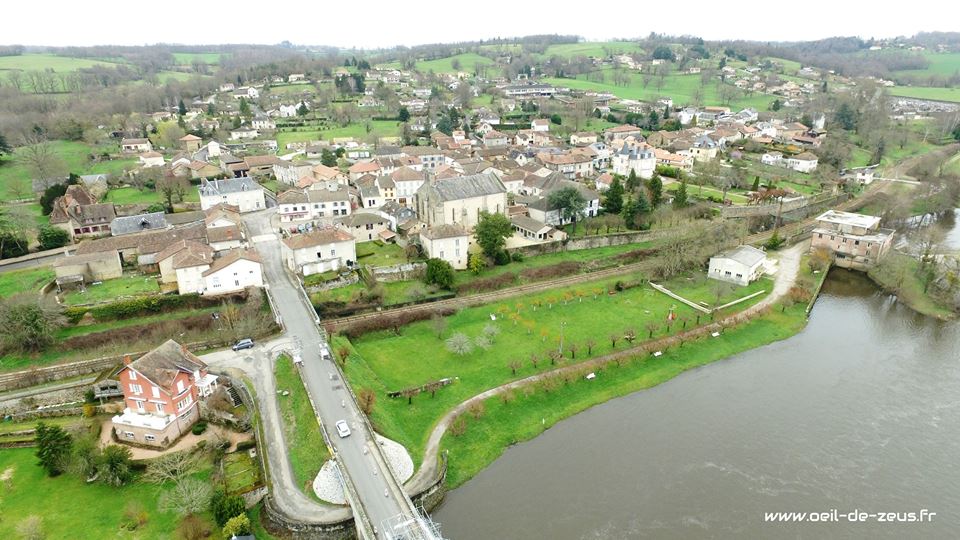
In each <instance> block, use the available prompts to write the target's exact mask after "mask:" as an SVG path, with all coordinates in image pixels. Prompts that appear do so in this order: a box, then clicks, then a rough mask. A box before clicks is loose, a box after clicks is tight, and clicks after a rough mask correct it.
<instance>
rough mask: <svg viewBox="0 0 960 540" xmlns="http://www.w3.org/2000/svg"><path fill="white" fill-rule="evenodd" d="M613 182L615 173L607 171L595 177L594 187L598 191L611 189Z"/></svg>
mask: <svg viewBox="0 0 960 540" xmlns="http://www.w3.org/2000/svg"><path fill="white" fill-rule="evenodd" d="M612 183H613V175H612V174H610V173H608V172H605V173H603V174H601V175H599V176H597V177H596V178H594V179H593V184H594V188H593V189H595V190H597V191H606V190H608V189H610V184H612Z"/></svg>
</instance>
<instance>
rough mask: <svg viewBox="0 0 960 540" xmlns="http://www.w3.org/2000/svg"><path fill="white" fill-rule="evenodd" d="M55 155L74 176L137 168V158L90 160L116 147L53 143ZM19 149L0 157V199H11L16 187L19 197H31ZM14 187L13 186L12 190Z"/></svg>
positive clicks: (28, 178) (114, 173) (112, 150)
mask: <svg viewBox="0 0 960 540" xmlns="http://www.w3.org/2000/svg"><path fill="white" fill-rule="evenodd" d="M50 145H51V146H52V147H53V150H54V152H55V153H56V155H57V156H58V157H59V158H60V159H61V160H62V161H63V163H64V165H65V166H66V170H67V171H69V172H73V173H76V174H80V175H83V174H94V173H106V174H112V175H118V174H121V173H122V172H123V170H124V169H126V168H132V167H134V166H135V165H136V163H137V160H136V159H117V160H112V161H98V162H93V161H90V159H89V156H90V154H91V153H100V152H102V151H109V152H116V151H117V150H118V148H117V147H115V146H110V147H104V148H91V147H90V146H89V145H87V144H84V143H82V142H75V141H52V142H51V143H50ZM20 152H21V150H19V149H18V150H16V151H14V155H12V156H6V155H5V156H0V200H4V199H12V198H14V197H15V195H17V193H16V191H17V187H19V189H20V190H21V192H22V193H19V195H20V196H31V195H32V193H31V191H30V178H31V174H30V171H29V169H28V168H27V167H26V166H24V165H23V164H21V163H19V162H18V161H17V159H16V157H17V155H19V154H20ZM15 186H16V187H15Z"/></svg>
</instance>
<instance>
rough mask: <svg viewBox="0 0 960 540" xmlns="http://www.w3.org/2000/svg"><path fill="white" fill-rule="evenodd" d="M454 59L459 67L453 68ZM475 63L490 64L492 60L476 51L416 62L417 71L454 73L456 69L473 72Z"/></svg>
mask: <svg viewBox="0 0 960 540" xmlns="http://www.w3.org/2000/svg"><path fill="white" fill-rule="evenodd" d="M454 60H457V61H459V62H460V69H454V67H453V61H454ZM477 64H481V65H483V64H487V65H490V64H493V60H491V59H489V58H486V57H484V56H480V55H479V54H476V53H464V54H458V55H456V56H450V57H447V58H438V59H436V60H421V61H420V62H417V71H420V72H423V73H426V72H430V71H433V72H434V73H456V72H457V71H463V72H466V73H473V70H474V69H475V68H476V67H477Z"/></svg>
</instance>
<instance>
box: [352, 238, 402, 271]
mask: <svg viewBox="0 0 960 540" xmlns="http://www.w3.org/2000/svg"><path fill="white" fill-rule="evenodd" d="M405 262H407V258H406V257H405V256H404V254H403V248H402V247H400V246H398V245H396V244H384V243H383V242H360V243H358V244H357V263H358V264H364V265H367V266H392V265H394V264H400V263H405Z"/></svg>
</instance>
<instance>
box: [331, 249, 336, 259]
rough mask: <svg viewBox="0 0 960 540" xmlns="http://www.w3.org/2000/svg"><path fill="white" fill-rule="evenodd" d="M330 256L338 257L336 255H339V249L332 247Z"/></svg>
mask: <svg viewBox="0 0 960 540" xmlns="http://www.w3.org/2000/svg"><path fill="white" fill-rule="evenodd" d="M330 256H331V257H336V256H337V250H336V249H331V250H330Z"/></svg>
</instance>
